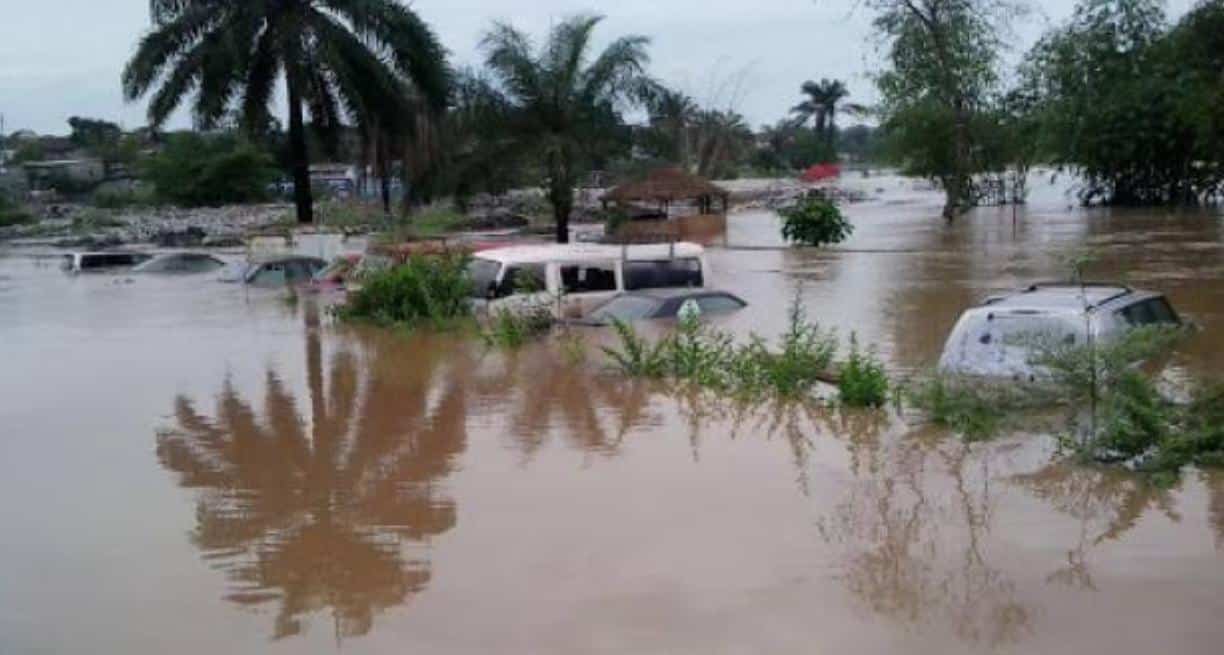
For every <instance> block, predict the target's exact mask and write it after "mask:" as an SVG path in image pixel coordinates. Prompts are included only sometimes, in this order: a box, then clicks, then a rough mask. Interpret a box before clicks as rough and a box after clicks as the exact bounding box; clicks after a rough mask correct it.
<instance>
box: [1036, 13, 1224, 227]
mask: <svg viewBox="0 0 1224 655" xmlns="http://www.w3.org/2000/svg"><path fill="white" fill-rule="evenodd" d="M1222 31H1224V3H1220V2H1218V1H1213V2H1205V3H1203V4H1202V5H1200V6H1199V7H1197V8H1196V9H1195V10H1193V11H1191V12H1190V13H1189V14H1187V15H1186V16H1185V17H1184V18H1183V19H1182V21H1181V22H1179V23H1178V25H1177V26H1176V27H1174V28H1172V29H1170V28H1169V27H1168V25H1167V22H1166V19H1165V15H1164V11H1163V10H1162V6H1161V4H1160V3H1159V2H1157V1H1156V0H1086V1H1085V2H1083V3H1081V4H1080V5H1079V6H1078V7H1077V8H1076V11H1075V14H1074V15H1073V16H1072V18H1071V19H1070V21H1069V22H1068V23H1067V24H1066V25H1064V26H1062V27H1060V28H1058V29H1056V30H1054V31H1052V32H1051V33H1050V34H1048V35H1046V36H1045V37H1044V38H1043V39H1042V40H1041V41H1040V42H1039V43H1038V44H1037V45H1036V46H1035V47H1034V48H1033V50H1032V51H1031V52H1030V54H1029V56H1028V59H1027V61H1026V64H1025V68H1024V74H1025V75H1024V76H1025V82H1026V84H1027V85H1028V86H1030V87H1031V88H1032V89H1033V91H1034V93H1035V94H1036V96H1037V98H1038V101H1039V106H1040V107H1041V111H1040V114H1039V120H1040V124H1041V127H1042V129H1041V130H1040V134H1041V135H1042V136H1043V138H1044V140H1043V145H1044V147H1045V151H1046V153H1047V154H1048V156H1049V158H1050V159H1051V160H1052V161H1053V162H1054V163H1056V164H1058V165H1060V166H1062V167H1065V168H1068V169H1071V170H1073V171H1075V172H1076V173H1077V174H1078V175H1079V177H1080V179H1081V180H1082V183H1083V186H1082V189H1081V193H1080V195H1081V200H1082V201H1083V202H1085V203H1093V202H1104V203H1109V204H1124V205H1135V204H1144V205H1145V204H1165V203H1180V204H1193V203H1196V202H1198V201H1199V200H1200V199H1203V198H1207V197H1210V196H1218V195H1219V193H1220V189H1221V181H1222V180H1224V167H1222V165H1221V164H1222V162H1224V156H1222V155H1221V154H1220V153H1221V152H1222V151H1224V150H1222V149H1224V108H1222V107H1224V105H1222V103H1221V101H1224V85H1222V84H1221V77H1220V71H1221V70H1222V67H1224V44H1222V41H1224V37H1221V36H1220V34H1221V32H1222Z"/></svg>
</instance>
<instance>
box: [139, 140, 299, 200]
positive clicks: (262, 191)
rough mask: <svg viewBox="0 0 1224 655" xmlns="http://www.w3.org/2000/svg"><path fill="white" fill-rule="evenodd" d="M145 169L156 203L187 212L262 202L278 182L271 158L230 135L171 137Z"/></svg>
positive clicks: (253, 146) (251, 145)
mask: <svg viewBox="0 0 1224 655" xmlns="http://www.w3.org/2000/svg"><path fill="white" fill-rule="evenodd" d="M145 169H146V170H145V172H146V175H147V176H148V178H149V180H150V181H151V182H152V183H153V186H154V188H155V189H156V191H157V195H158V196H159V197H160V198H163V199H164V200H167V201H169V202H172V203H174V204H177V205H183V206H187V207H200V206H209V207H216V206H220V205H226V204H238V203H247V202H258V201H262V200H265V199H266V198H267V197H268V195H269V191H268V187H269V185H270V184H272V183H273V182H274V181H275V180H276V178H277V171H276V168H275V165H274V162H273V160H272V158H271V156H269V155H268V154H267V153H266V152H264V151H263V150H261V149H259V148H258V147H256V146H255V145H253V144H251V143H249V142H247V141H245V140H242V139H239V138H237V137H234V136H230V135H202V134H196V133H180V134H174V135H171V136H170V137H169V138H168V139H167V141H166V146H165V148H164V149H163V150H162V152H160V153H158V154H157V155H155V156H154V157H152V158H151V159H150V160H149V161H148V163H147V164H146V166H145Z"/></svg>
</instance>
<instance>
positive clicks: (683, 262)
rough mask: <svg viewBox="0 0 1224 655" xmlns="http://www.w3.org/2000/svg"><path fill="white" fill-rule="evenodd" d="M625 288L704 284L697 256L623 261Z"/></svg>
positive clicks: (627, 289) (635, 289) (659, 287)
mask: <svg viewBox="0 0 1224 655" xmlns="http://www.w3.org/2000/svg"><path fill="white" fill-rule="evenodd" d="M624 269H625V290H626V291H637V290H639V289H665V288H668V287H695V288H700V287H703V286H705V280H704V279H703V275H702V271H701V260H700V259H697V258H687V259H666V260H661V261H627V262H625V266H624Z"/></svg>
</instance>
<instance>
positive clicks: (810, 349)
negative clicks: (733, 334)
mask: <svg viewBox="0 0 1224 655" xmlns="http://www.w3.org/2000/svg"><path fill="white" fill-rule="evenodd" d="M788 317H789V321H788V323H787V330H786V333H785V334H783V335H782V338H781V340H780V341H781V343H780V345H781V349H780V351H779V352H773V351H772V350H770V348H769V346H768V345H767V344H766V343H765V341H764V340H763V339H761V338H760V337H757V336H755V335H754V336H753V337H752V339H750V341H749V343H748V344H747V345H746V346H744V347H742V348H740V349H739V351H738V352H737V353H736V356H735V358H734V361H733V362H732V371H733V372H734V374H735V377H736V379H737V382H738V386H739V387H740V389H741V390H742V391H744V392H746V393H750V394H751V393H755V392H759V391H762V390H771V391H773V392H775V393H777V394H779V395H782V396H793V395H797V394H800V393H803V392H805V391H807V390H809V389H811V388H812V386H813V385H815V384H816V383H817V382H821V381H828V380H829V379H831V375H830V373H829V371H830V369H831V368H832V364H833V357H834V356H835V355H836V354H837V338H836V336H834V335H833V334H832V333H831V332H825V331H823V330H821V329H820V326H818V325H816V324H814V323H810V322H808V320H807V312H806V310H805V309H804V307H803V304H802V303H801V302H800V300H799V297H798V296H797V295H796V297H795V299H794V301H793V302H792V303H791V306H790V310H789V313H788Z"/></svg>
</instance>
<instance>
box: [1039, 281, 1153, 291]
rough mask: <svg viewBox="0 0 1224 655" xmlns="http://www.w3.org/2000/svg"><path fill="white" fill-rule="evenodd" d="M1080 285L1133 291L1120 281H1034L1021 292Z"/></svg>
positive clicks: (1072, 287) (1077, 286)
mask: <svg viewBox="0 0 1224 655" xmlns="http://www.w3.org/2000/svg"><path fill="white" fill-rule="evenodd" d="M1080 287H1085V288H1101V287H1110V288H1116V289H1124V290H1125V291H1126V292H1127V293H1131V292H1132V291H1133V289H1131V288H1130V287H1129V286H1127V285H1125V284H1122V283H1121V282H1034V283H1032V284H1030V285H1029V286H1027V287H1025V288H1024V289H1023V290H1022V292H1023V293H1032V292H1034V291H1039V290H1041V289H1054V288H1071V289H1078V288H1080Z"/></svg>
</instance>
